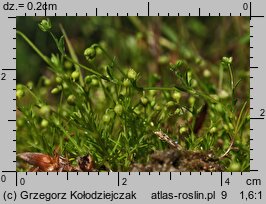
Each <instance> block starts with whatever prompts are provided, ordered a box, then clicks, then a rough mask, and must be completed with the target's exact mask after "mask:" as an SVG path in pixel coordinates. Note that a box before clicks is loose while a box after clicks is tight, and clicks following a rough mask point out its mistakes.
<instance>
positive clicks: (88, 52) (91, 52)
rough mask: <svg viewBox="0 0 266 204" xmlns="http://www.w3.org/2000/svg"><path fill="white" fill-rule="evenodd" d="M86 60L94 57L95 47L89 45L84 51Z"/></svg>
mask: <svg viewBox="0 0 266 204" xmlns="http://www.w3.org/2000/svg"><path fill="white" fill-rule="evenodd" d="M84 56H85V58H86V60H88V61H91V60H93V59H94V58H95V57H96V47H93V46H92V47H89V48H87V49H86V50H85V51H84Z"/></svg>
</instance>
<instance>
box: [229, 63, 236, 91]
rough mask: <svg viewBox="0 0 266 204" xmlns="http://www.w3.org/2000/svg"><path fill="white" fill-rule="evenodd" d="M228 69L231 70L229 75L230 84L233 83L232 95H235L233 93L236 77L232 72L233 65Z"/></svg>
mask: <svg viewBox="0 0 266 204" xmlns="http://www.w3.org/2000/svg"><path fill="white" fill-rule="evenodd" d="M228 69H229V75H230V82H231V90H232V95H233V91H234V84H235V82H234V76H233V72H232V68H231V65H230V64H229V65H228Z"/></svg>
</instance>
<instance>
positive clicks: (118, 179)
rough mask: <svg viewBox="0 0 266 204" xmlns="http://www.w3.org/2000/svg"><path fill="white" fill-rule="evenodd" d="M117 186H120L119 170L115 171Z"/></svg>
mask: <svg viewBox="0 0 266 204" xmlns="http://www.w3.org/2000/svg"><path fill="white" fill-rule="evenodd" d="M117 186H120V175H119V172H117Z"/></svg>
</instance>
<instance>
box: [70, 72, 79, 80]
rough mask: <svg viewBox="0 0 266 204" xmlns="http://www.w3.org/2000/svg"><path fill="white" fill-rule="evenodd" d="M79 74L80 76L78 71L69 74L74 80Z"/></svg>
mask: <svg viewBox="0 0 266 204" xmlns="http://www.w3.org/2000/svg"><path fill="white" fill-rule="evenodd" d="M79 76H80V73H79V71H74V72H72V74H71V77H72V79H74V80H76V79H78V78H79Z"/></svg>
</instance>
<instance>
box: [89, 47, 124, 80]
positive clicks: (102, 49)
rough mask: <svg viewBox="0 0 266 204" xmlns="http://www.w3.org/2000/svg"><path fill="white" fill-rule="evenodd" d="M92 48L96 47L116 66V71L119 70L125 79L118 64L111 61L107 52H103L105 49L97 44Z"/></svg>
mask: <svg viewBox="0 0 266 204" xmlns="http://www.w3.org/2000/svg"><path fill="white" fill-rule="evenodd" d="M92 46H94V47H98V48H99V49H100V50H101V51H102V52H103V53H104V54H105V56H106V57H107V58H108V59H109V60H110V61H111V62H113V63H114V64H115V65H116V66H117V69H118V70H119V72H120V73H121V74H122V75H123V76H124V77H126V74H125V73H124V72H123V70H122V69H121V68H120V66H119V64H118V63H117V62H115V61H114V60H113V58H112V57H111V56H110V55H109V54H108V52H106V51H105V49H104V48H103V47H102V46H100V45H99V44H93V45H92Z"/></svg>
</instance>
